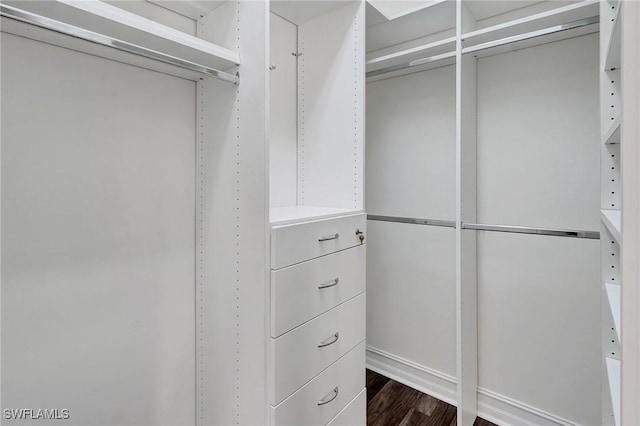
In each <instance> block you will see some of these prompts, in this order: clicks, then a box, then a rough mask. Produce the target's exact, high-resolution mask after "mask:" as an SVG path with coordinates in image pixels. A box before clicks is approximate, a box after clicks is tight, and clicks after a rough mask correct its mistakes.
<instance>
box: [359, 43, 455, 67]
mask: <svg viewBox="0 0 640 426" xmlns="http://www.w3.org/2000/svg"><path fill="white" fill-rule="evenodd" d="M455 50H456V38H455V37H448V38H445V39H443V40H438V41H436V42H433V43H427V44H423V45H421V46H417V47H413V48H411V49H405V50H401V51H399V52H395V53H390V54H388V55H382V56H378V57H375V58H371V59H369V60H368V61H367V71H373V70H376V69H380V68H385V67H388V66H392V65H397V64H400V63H403V62H409V61H413V60H418V59H423V58H427V57H431V56H436V55H442V54H443V53H449V52H455Z"/></svg>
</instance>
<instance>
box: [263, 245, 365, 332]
mask: <svg viewBox="0 0 640 426" xmlns="http://www.w3.org/2000/svg"><path fill="white" fill-rule="evenodd" d="M365 248H366V246H364V245H362V246H358V247H354V248H351V249H348V250H344V251H341V252H338V253H334V254H331V255H329V256H323V257H320V258H318V259H314V260H309V261H307V262H303V263H299V264H297V265H293V266H289V267H287V268H283V269H279V270H277V271H272V272H271V337H278V336H280V335H282V334H284V333H286V332H287V331H289V330H292V329H293V328H295V327H297V326H298V325H300V324H302V323H303V322H306V321H308V320H310V319H312V318H315V317H316V316H318V315H320V314H322V313H323V312H326V311H328V310H329V309H331V308H333V307H335V306H338V305H339V304H340V303H342V302H344V301H346V300H349V299H351V298H353V297H355V296H357V295H358V294H360V293H362V292H364V291H365V268H366V251H365Z"/></svg>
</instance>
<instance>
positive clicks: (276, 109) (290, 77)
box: [269, 13, 298, 207]
mask: <svg viewBox="0 0 640 426" xmlns="http://www.w3.org/2000/svg"><path fill="white" fill-rule="evenodd" d="M270 17H271V34H270V35H271V42H270V44H271V50H270V52H271V57H270V59H269V63H270V65H273V66H274V67H275V68H274V69H272V70H271V71H270V72H269V78H270V85H271V102H270V107H271V110H270V112H269V113H270V118H271V123H270V124H271V134H270V135H269V183H270V194H269V196H270V206H271V207H284V206H295V205H296V202H297V201H296V200H297V183H298V181H297V177H298V176H297V171H298V155H297V154H298V126H297V124H298V116H297V111H298V81H297V79H298V59H297V57H296V56H295V55H293V54H294V53H297V52H298V27H297V26H296V25H294V24H292V23H291V22H289V21H287V20H285V19H283V18H281V17H279V16H278V15H276V14H275V13H270Z"/></svg>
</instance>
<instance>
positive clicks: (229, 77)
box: [0, 4, 240, 84]
mask: <svg viewBox="0 0 640 426" xmlns="http://www.w3.org/2000/svg"><path fill="white" fill-rule="evenodd" d="M0 15H1V16H2V17H5V18H8V19H13V20H15V21H19V22H23V23H26V24H29V25H34V26H37V27H40V28H44V29H46V30H50V31H55V32H57V33H60V34H64V35H68V36H71V37H75V38H78V39H81V40H86V41H89V42H91V43H95V44H99V45H102V46H107V47H111V48H113V49H117V50H120V51H123V52H127V53H132V54H134V55H137V56H142V57H145V58H147V59H152V60H155V61H158V62H163V63H165V64H169V65H173V66H176V67H180V68H184V69H187V70H190V71H194V72H196V73H199V74H203V75H204V76H206V77H212V78H216V79H218V80H222V81H226V82H228V83H232V84H239V83H240V79H239V78H238V76H236V75H233V74H229V73H226V72H224V71H220V70H217V69H214V68H210V67H207V66H205V65H201V64H197V63H195V62H191V61H187V60H185V59H180V58H177V57H175V56H171V55H167V54H165V53H161V52H158V51H156V50H152V49H148V48H146V47H142V46H138V45H136V44H133V43H129V42H126V41H123V40H118V39H116V38H113V37H109V36H106V35H103V34H99V33H95V32H93V31H89V30H86V29H84V28H80V27H76V26H73V25H69V24H66V23H64V22H60V21H56V20H54V19H50V18H47V17H44V16H41V15H37V14H35V13H31V12H28V11H25V10H22V9H18V8H16V7H12V6H7V5H4V4H0Z"/></svg>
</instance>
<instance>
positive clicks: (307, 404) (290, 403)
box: [271, 342, 366, 426]
mask: <svg viewBox="0 0 640 426" xmlns="http://www.w3.org/2000/svg"><path fill="white" fill-rule="evenodd" d="M364 359H365V344H364V342H362V343H360V344H359V345H358V346H357V347H355V348H354V349H352V350H351V351H349V353H347V354H346V355H345V356H343V357H342V358H340V359H339V360H338V361H337V362H335V363H334V364H333V365H331V366H330V367H329V368H327V369H326V370H324V371H323V372H322V373H321V374H319V375H318V376H317V377H316V378H314V379H313V380H311V381H310V382H309V383H307V384H306V385H305V386H303V387H302V388H301V389H299V390H298V391H297V392H296V393H294V394H293V395H291V396H290V397H289V398H287V399H286V400H285V401H284V402H282V403H281V404H280V405H278V406H276V407H272V408H271V410H272V411H271V415H272V424H274V425H292V426H294V425H295V426H304V425H318V426H320V425H326V424H327V423H329V422H331V421H332V419H333V422H334V423H333V424H336V425H339V424H349V425H356V424H360V425H364V424H365V421H364V417H365V412H366V410H365V409H364V408H363V407H361V406H360V405H361V404H362V403H361V402H358V403H356V405H354V406H353V407H352V409H353V410H354V411H359V413H350V411H351V410H350V409H347V410H345V411H342V412H341V410H342V409H343V408H344V407H345V406H346V405H347V404H349V403H350V401H352V400H353V399H354V397H355V396H356V395H359V394H361V393H362V391H363V389H364V386H365V372H364ZM365 399H366V398H365ZM353 402H355V401H353ZM358 404H360V405H358ZM349 405H350V406H351V404H349ZM338 413H340V415H339V416H337V415H338ZM343 414H344V418H343V419H342V418H341V416H342V415H343ZM336 416H337V417H336ZM351 419H354V420H360V421H359V423H352V422H351V421H348V422H347V423H344V422H343V420H344V421H347V420H351Z"/></svg>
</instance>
